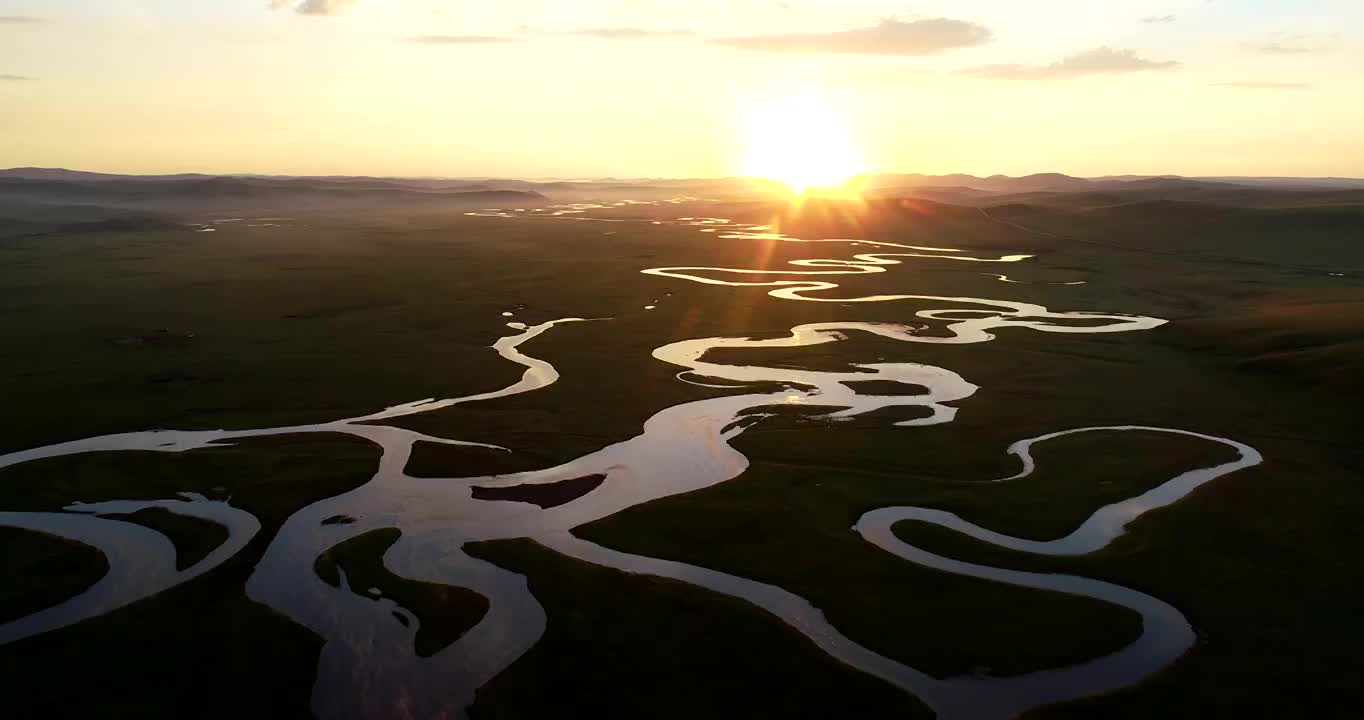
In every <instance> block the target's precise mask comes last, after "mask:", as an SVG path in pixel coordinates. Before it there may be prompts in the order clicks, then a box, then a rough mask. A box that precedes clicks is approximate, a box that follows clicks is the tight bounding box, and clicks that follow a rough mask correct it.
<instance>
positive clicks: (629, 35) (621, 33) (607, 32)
mask: <svg viewBox="0 0 1364 720" xmlns="http://www.w3.org/2000/svg"><path fill="white" fill-rule="evenodd" d="M564 34H565V35H581V36H583V37H593V38H600V39H602V40H641V39H644V38H653V37H678V36H682V35H692V34H694V33H692V31H690V30H649V29H645V28H632V27H609V28H584V29H582V30H570V31H568V32H566V33H564Z"/></svg>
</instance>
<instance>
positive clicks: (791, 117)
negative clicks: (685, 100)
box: [743, 93, 866, 195]
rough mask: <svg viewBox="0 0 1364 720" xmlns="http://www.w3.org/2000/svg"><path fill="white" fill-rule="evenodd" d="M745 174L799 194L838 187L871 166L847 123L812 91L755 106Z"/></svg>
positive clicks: (749, 115)
mask: <svg viewBox="0 0 1364 720" xmlns="http://www.w3.org/2000/svg"><path fill="white" fill-rule="evenodd" d="M745 130H746V137H745V158H744V167H743V173H744V175H747V176H750V177H763V178H768V179H770V180H775V181H777V182H780V183H782V184H784V185H786V186H787V187H789V188H790V189H791V192H793V193H795V194H797V195H800V194H802V193H805V192H808V191H811V190H820V189H831V188H837V187H839V186H841V185H843V184H844V183H846V182H847V181H848V180H850V179H851V178H853V177H855V176H857V175H860V174H861V173H863V172H865V171H866V167H865V166H864V165H863V163H862V159H861V155H860V153H859V152H858V150H857V147H856V144H855V143H854V142H853V138H852V133H851V132H850V131H849V130H848V127H847V125H846V124H845V123H844V122H843V119H842V118H840V117H839V116H838V115H837V114H836V113H835V112H834V111H833V110H832V109H831V108H830V107H829V106H828V104H827V103H825V102H823V101H822V100H821V99H820V98H818V97H817V96H815V95H814V94H811V93H804V94H797V95H792V96H789V97H786V98H782V99H780V100H777V101H775V102H768V103H764V104H762V105H756V106H754V107H753V108H750V109H749V110H748V112H747V117H746V127H745Z"/></svg>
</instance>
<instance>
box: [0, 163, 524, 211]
mask: <svg viewBox="0 0 1364 720" xmlns="http://www.w3.org/2000/svg"><path fill="white" fill-rule="evenodd" d="M67 172H68V171H51V172H49V171H37V172H34V171H29V170H21V171H19V175H37V176H42V177H23V176H18V177H16V176H15V174H14V173H13V172H10V173H9V174H4V175H0V202H3V203H4V204H6V205H15V204H38V205H93V206H108V207H117V208H125V209H142V210H156V211H189V210H208V209H225V208H232V207H252V208H279V209H307V208H312V209H326V208H327V207H330V206H335V207H347V208H364V207H376V206H397V207H407V206H413V205H432V206H441V207H449V208H471V207H485V206H488V205H526V206H529V205H542V204H545V203H546V202H548V200H549V198H548V197H546V196H545V195H543V194H541V193H538V192H535V191H533V190H511V189H503V188H495V187H488V186H480V187H479V189H472V190H471V189H468V188H469V186H470V185H471V184H469V183H454V184H451V185H449V186H434V187H433V186H416V185H408V184H405V183H403V182H399V181H390V180H379V179H374V178H352V179H333V178H322V179H313V178H262V177H226V176H224V177H219V176H200V175H189V176H172V177H139V178H134V179H127V178H121V177H118V176H98V178H97V179H91V178H90V177H89V176H88V175H86V174H76V175H74V176H73V175H68V174H67Z"/></svg>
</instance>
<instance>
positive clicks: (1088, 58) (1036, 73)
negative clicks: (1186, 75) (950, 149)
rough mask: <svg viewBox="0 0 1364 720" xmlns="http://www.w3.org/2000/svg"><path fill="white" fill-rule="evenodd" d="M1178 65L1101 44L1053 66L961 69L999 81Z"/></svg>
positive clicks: (1173, 66)
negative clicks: (1101, 45)
mask: <svg viewBox="0 0 1364 720" xmlns="http://www.w3.org/2000/svg"><path fill="white" fill-rule="evenodd" d="M1179 66H1180V64H1179V63H1178V62H1176V61H1174V60H1147V59H1146V58H1143V57H1141V56H1140V55H1138V54H1137V51H1135V50H1115V49H1113V48H1110V47H1100V48H1095V49H1093V50H1086V51H1084V52H1080V53H1076V54H1074V55H1070V56H1068V57H1065V58H1063V59H1061V60H1059V61H1057V62H1054V63H1051V64H1050V65H983V66H981V67H974V68H967V69H965V70H962V71H961V72H962V73H963V74H965V75H974V76H976V77H984V78H994V79H996V80H1052V79H1062V78H1073V77H1080V76H1083V75H1114V74H1119V73H1130V72H1139V71H1143V70H1173V69H1175V68H1177V67H1179Z"/></svg>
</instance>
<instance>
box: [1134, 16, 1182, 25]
mask: <svg viewBox="0 0 1364 720" xmlns="http://www.w3.org/2000/svg"><path fill="white" fill-rule="evenodd" d="M1141 21H1142V22H1144V23H1146V24H1147V25H1161V24H1164V23H1172V22H1174V21H1175V16H1174V15H1150V16H1147V17H1144V18H1142V19H1141Z"/></svg>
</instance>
